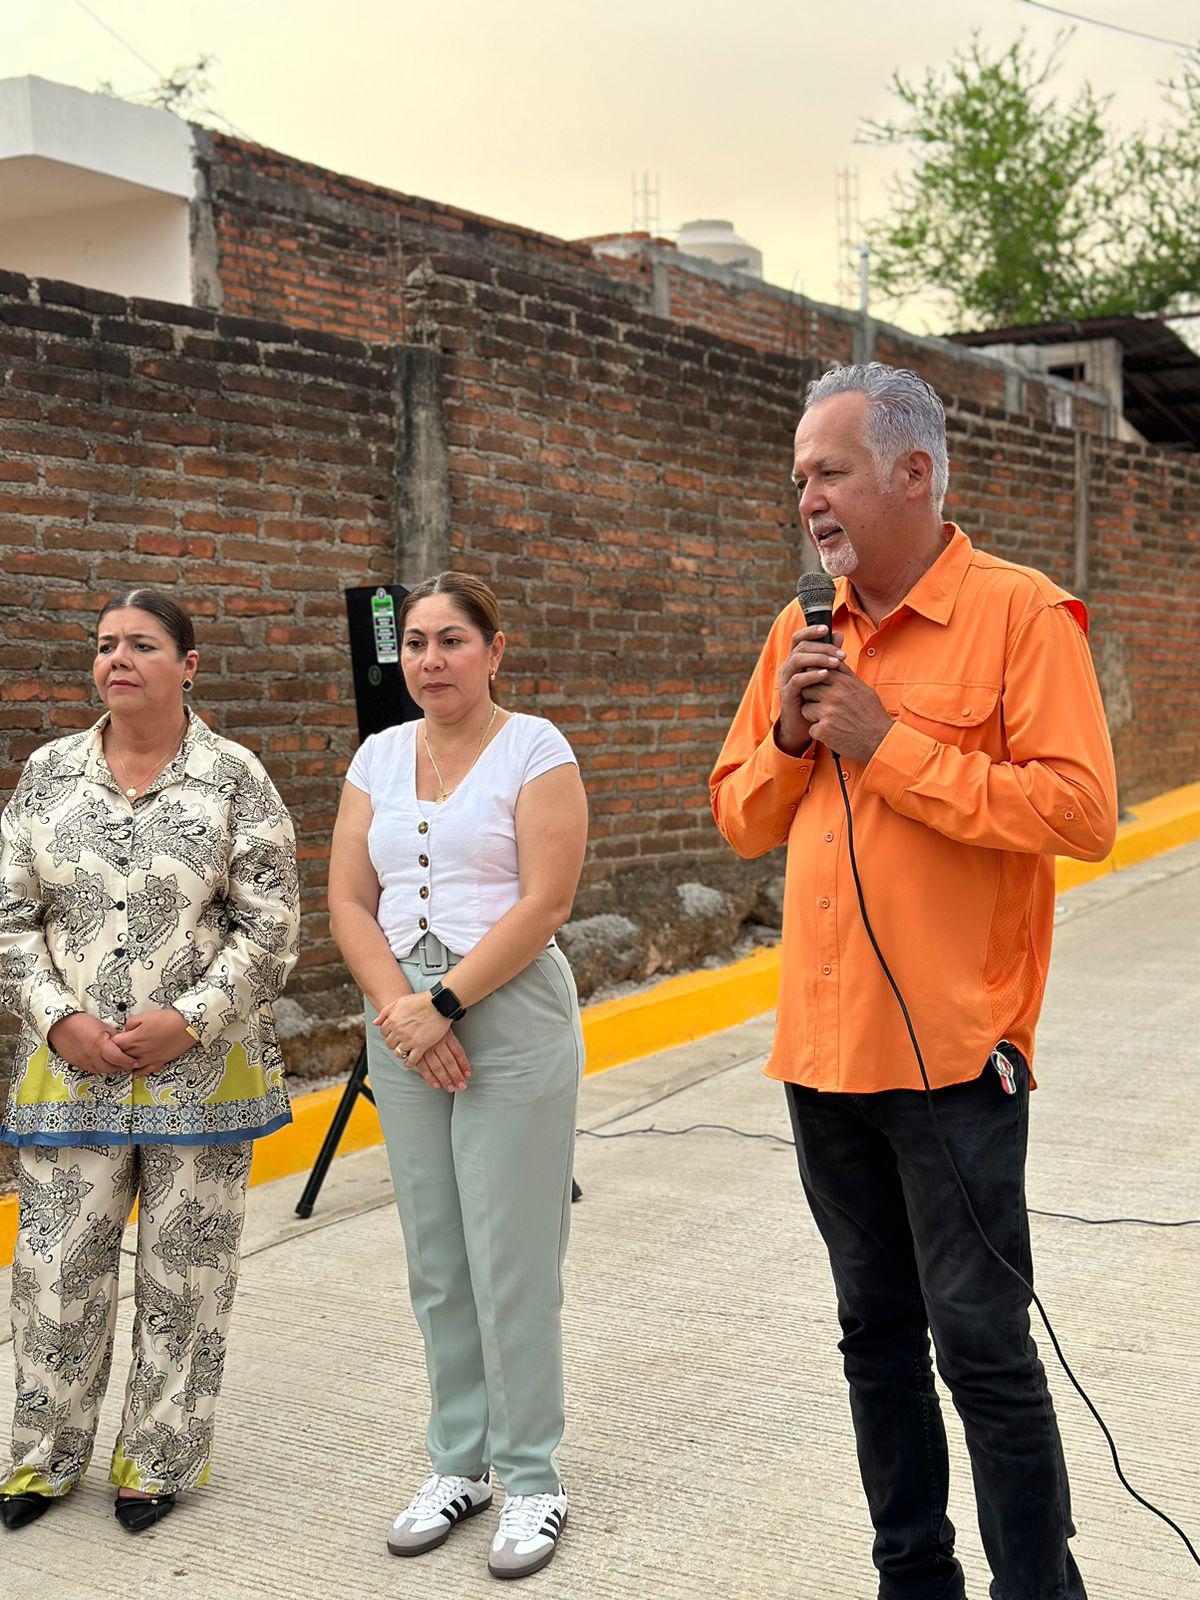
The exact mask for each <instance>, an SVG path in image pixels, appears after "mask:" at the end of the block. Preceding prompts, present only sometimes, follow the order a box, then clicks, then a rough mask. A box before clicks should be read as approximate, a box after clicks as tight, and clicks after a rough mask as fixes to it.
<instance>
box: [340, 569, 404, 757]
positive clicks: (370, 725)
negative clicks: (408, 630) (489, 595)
mask: <svg viewBox="0 0 1200 1600" xmlns="http://www.w3.org/2000/svg"><path fill="white" fill-rule="evenodd" d="M407 595H408V590H407V589H402V588H401V587H400V585H399V584H390V585H386V586H385V585H384V584H378V585H368V586H366V587H364V588H361V589H347V590H346V621H347V623H348V624H349V628H350V665H351V668H352V670H353V673H354V704H355V706H356V708H357V710H358V742H359V743H360V744H361V743H362V742H363V740H364V739H367V738H369V737H370V736H371V734H373V733H382V732H383V730H384V728H394V727H395V726H396V724H397V723H398V722H415V721H416V720H417V718H418V717H419V716H420V715H421V708H420V706H418V705H417V703H416V701H415V700H414V699H413V698H412V696H411V695H410V694H409V692H408V690H407V688H405V685H404V669H403V668H402V667H401V665H400V607H401V606H402V605H403V604H404V601H405V599H406V598H407Z"/></svg>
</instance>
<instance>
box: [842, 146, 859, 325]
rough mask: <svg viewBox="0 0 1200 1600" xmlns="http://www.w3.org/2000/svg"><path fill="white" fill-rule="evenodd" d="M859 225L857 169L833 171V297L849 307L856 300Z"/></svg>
mask: <svg viewBox="0 0 1200 1600" xmlns="http://www.w3.org/2000/svg"><path fill="white" fill-rule="evenodd" d="M862 236H863V233H862V222H861V220H860V218H859V211H858V168H857V167H838V169H837V262H838V279H837V297H838V304H839V305H842V306H852V305H853V304H854V303H855V301H856V300H858V299H859V298H860V283H861V276H860V275H861V261H860V256H859V250H860V247H861V244H862Z"/></svg>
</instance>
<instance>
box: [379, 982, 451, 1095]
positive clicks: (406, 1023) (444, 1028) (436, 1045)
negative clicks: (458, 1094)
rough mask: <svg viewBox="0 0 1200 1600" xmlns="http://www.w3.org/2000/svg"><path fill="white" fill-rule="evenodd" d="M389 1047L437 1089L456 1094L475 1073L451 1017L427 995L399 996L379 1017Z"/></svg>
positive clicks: (380, 1028) (388, 1004) (413, 1070)
mask: <svg viewBox="0 0 1200 1600" xmlns="http://www.w3.org/2000/svg"><path fill="white" fill-rule="evenodd" d="M375 1026H376V1027H377V1028H378V1029H379V1031H380V1033H382V1035H383V1037H384V1038H385V1039H386V1040H387V1043H388V1048H389V1049H390V1050H391V1051H392V1052H393V1053H394V1054H395V1055H397V1056H399V1057H400V1060H401V1061H402V1062H403V1064H404V1066H406V1067H408V1068H409V1070H410V1071H412V1072H419V1073H420V1074H421V1076H422V1077H423V1078H424V1079H425V1082H426V1083H427V1084H429V1086H430V1087H431V1088H433V1089H445V1090H446V1091H447V1092H448V1093H450V1094H453V1093H454V1091H455V1090H456V1089H465V1088H466V1087H467V1081H468V1079H469V1078H470V1076H471V1064H470V1062H469V1061H468V1060H467V1054H466V1051H465V1050H464V1049H463V1047H462V1045H461V1044H460V1043H459V1041H458V1039H457V1038H456V1037H455V1035H454V1032H453V1030H452V1029H451V1027H450V1023H449V1021H448V1019H447V1018H446V1017H444V1016H442V1014H441V1012H440V1011H438V1010H437V1009H436V1008H435V1006H434V1004H433V1001H432V1000H431V999H430V998H429V995H428V994H427V993H426V994H402V995H397V997H396V998H395V999H394V1000H390V1001H388V1003H387V1004H386V1005H385V1006H384V1007H383V1009H382V1010H381V1011H380V1013H379V1015H378V1016H377V1017H376V1018H375Z"/></svg>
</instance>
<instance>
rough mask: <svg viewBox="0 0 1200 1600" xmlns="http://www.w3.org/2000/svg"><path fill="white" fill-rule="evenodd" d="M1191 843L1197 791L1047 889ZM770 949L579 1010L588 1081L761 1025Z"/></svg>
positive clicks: (773, 983)
mask: <svg viewBox="0 0 1200 1600" xmlns="http://www.w3.org/2000/svg"><path fill="white" fill-rule="evenodd" d="M1193 839H1200V783H1193V784H1188V785H1187V787H1185V788H1183V789H1173V790H1171V791H1170V793H1169V794H1161V795H1157V796H1156V797H1155V798H1154V799H1153V800H1147V801H1145V802H1143V804H1142V805H1140V806H1138V807H1137V808H1136V810H1135V811H1134V812H1133V815H1132V817H1131V818H1130V820H1129V821H1128V822H1124V823H1122V824H1121V826H1120V827H1119V828H1118V829H1117V839H1116V843H1115V844H1114V845H1113V848H1112V851H1111V852H1110V854H1108V855H1107V856H1105V858H1104V860H1103V861H1072V860H1069V859H1068V858H1067V857H1065V856H1062V857H1060V858H1059V860H1058V862H1057V864H1056V869H1055V888H1056V890H1057V892H1058V893H1059V894H1062V893H1064V892H1065V891H1066V890H1068V889H1074V888H1076V887H1077V886H1078V885H1079V884H1081V883H1089V882H1091V881H1092V879H1094V878H1100V877H1103V876H1104V875H1105V874H1106V873H1109V872H1119V871H1120V869H1121V868H1122V867H1132V866H1135V865H1136V864H1137V863H1138V862H1139V861H1148V860H1150V858H1151V857H1152V856H1156V855H1161V854H1162V853H1163V852H1164V851H1167V850H1174V849H1175V848H1176V847H1177V846H1178V845H1181V844H1190V843H1191V841H1192V840H1193ZM779 963H780V947H779V946H778V945H772V946H771V947H770V948H769V949H764V950H756V951H755V953H754V954H753V955H751V956H746V957H745V958H744V959H743V960H741V961H735V962H733V963H732V965H730V966H727V967H718V968H716V969H715V970H713V971H705V972H688V973H684V974H682V975H681V976H679V977H674V978H664V979H663V981H662V982H661V983H657V984H655V985H654V987H653V988H652V989H646V990H644V991H643V992H642V993H641V994H633V995H628V996H626V997H625V998H623V999H620V1000H604V1001H601V1002H600V1004H599V1005H594V1006H585V1007H584V1009H583V1040H584V1044H585V1046H586V1048H587V1070H588V1072H589V1073H593V1072H605V1071H607V1069H608V1068H609V1067H619V1066H623V1065H624V1064H625V1063H626V1062H628V1061H636V1060H638V1059H639V1058H640V1057H642V1056H648V1055H653V1054H654V1053H655V1051H658V1050H669V1049H671V1048H672V1047H673V1046H675V1045H680V1044H688V1043H690V1041H691V1040H693V1039H703V1038H705V1037H706V1036H707V1035H708V1034H710V1033H719V1032H721V1031H722V1029H724V1028H732V1027H733V1026H734V1025H735V1024H736V1023H739V1022H746V1021H747V1020H748V1019H749V1018H750V1017H757V1016H761V1014H762V1013H763V1012H764V1011H769V1010H770V1009H771V1007H772V1006H773V1005H774V1004H775V1002H776V999H777V997H778V994H779ZM342 1087H343V1086H342V1085H341V1084H340V1083H339V1084H334V1085H333V1087H332V1088H329V1089H318V1090H316V1091H314V1092H313V1093H312V1094H302V1095H299V1096H297V1098H296V1100H295V1101H294V1103H293V1105H292V1114H293V1121H292V1122H291V1123H290V1125H289V1126H288V1127H286V1128H280V1129H279V1131H278V1132H277V1133H272V1134H270V1135H269V1136H268V1137H267V1138H265V1139H260V1140H259V1141H258V1143H257V1145H256V1146H255V1149H254V1165H253V1167H252V1168H251V1170H250V1182H251V1183H252V1184H257V1183H270V1182H272V1181H273V1180H274V1179H276V1178H288V1177H292V1176H294V1175H295V1174H296V1173H298V1172H307V1171H308V1170H309V1169H310V1168H311V1166H312V1164H313V1162H314V1161H315V1160H316V1158H317V1151H318V1150H319V1149H320V1148H321V1141H322V1140H323V1139H324V1137H325V1133H326V1130H327V1129H328V1127H329V1124H330V1121H331V1119H332V1117H333V1113H334V1109H335V1108H336V1106H337V1103H338V1101H339V1100H340V1099H341V1096H342ZM382 1138H383V1135H382V1134H381V1132H380V1129H379V1119H378V1117H377V1116H376V1115H375V1110H374V1107H373V1106H371V1104H370V1103H369V1102H368V1101H366V1100H364V1099H360V1100H359V1101H358V1103H357V1105H356V1106H355V1108H354V1112H353V1114H352V1115H351V1118H350V1121H349V1124H348V1125H347V1127H346V1132H345V1134H344V1136H343V1138H342V1142H341V1144H340V1145H339V1146H338V1152H339V1154H341V1155H346V1154H348V1153H349V1152H350V1151H352V1150H365V1149H367V1148H368V1146H370V1145H375V1144H379V1143H381V1141H382ZM16 1232H17V1202H16V1197H15V1195H6V1196H5V1197H4V1198H3V1199H0V1263H6V1262H8V1261H11V1259H12V1250H13V1243H14V1241H15V1239H16Z"/></svg>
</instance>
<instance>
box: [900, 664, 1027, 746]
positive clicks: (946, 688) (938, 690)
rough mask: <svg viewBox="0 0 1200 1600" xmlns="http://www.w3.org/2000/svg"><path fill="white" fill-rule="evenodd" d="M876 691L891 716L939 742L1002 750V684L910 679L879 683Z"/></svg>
mask: <svg viewBox="0 0 1200 1600" xmlns="http://www.w3.org/2000/svg"><path fill="white" fill-rule="evenodd" d="M876 693H877V694H878V695H879V698H880V700H881V701H882V702H883V705H884V709H885V710H886V711H887V713H888V715H889V716H892V717H898V718H899V719H900V721H901V722H904V723H907V724H908V726H909V727H911V728H916V729H917V730H918V731H919V732H921V733H927V734H928V735H929V737H930V738H931V739H936V740H937V741H938V743H939V744H952V745H957V747H958V748H959V749H960V750H986V751H987V752H988V754H989V755H992V756H997V757H998V756H1000V755H1002V754H1003V749H1004V731H1003V712H1002V707H1001V701H1000V686H999V684H988V683H961V682H949V683H937V682H932V681H929V680H924V679H909V680H907V681H906V682H901V683H881V684H877V685H876Z"/></svg>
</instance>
